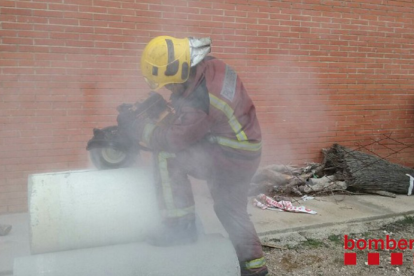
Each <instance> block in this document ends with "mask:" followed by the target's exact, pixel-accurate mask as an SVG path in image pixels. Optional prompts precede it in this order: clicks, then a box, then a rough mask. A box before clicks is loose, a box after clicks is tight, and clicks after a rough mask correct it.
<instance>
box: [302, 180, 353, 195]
mask: <svg viewBox="0 0 414 276" xmlns="http://www.w3.org/2000/svg"><path fill="white" fill-rule="evenodd" d="M346 188H347V186H346V183H345V182H344V181H319V182H318V183H316V184H314V185H305V186H304V187H303V192H305V193H307V194H309V193H314V192H321V191H325V192H331V191H343V190H346Z"/></svg>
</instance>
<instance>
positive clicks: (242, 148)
mask: <svg viewBox="0 0 414 276" xmlns="http://www.w3.org/2000/svg"><path fill="white" fill-rule="evenodd" d="M171 100H172V103H173V106H174V108H175V112H176V115H177V118H176V120H175V121H174V123H173V124H172V125H170V126H166V127H157V128H155V129H154V130H153V132H152V135H150V136H151V139H150V144H151V148H153V149H154V150H162V151H167V152H178V151H181V150H183V149H185V148H188V147H190V146H192V145H194V144H195V143H197V142H199V141H200V140H207V141H209V142H210V143H215V144H217V145H219V147H220V152H221V153H222V154H223V155H226V156H229V157H234V158H240V159H246V158H248V159H254V158H257V157H259V156H260V152H261V132H260V126H259V122H258V120H257V118H256V112H255V107H254V105H253V102H252V100H251V99H250V97H249V96H248V94H247V92H246V90H245V88H244V86H243V83H242V82H241V80H240V78H239V77H238V76H237V74H236V73H235V72H234V71H233V69H232V68H231V67H230V66H228V65H226V64H225V63H223V62H222V61H220V60H219V59H215V58H213V57H207V58H205V59H204V60H203V61H202V62H201V63H200V64H198V65H197V67H196V74H195V79H194V81H193V82H192V83H191V84H190V86H189V87H187V89H186V90H185V91H184V93H183V94H182V95H179V96H177V95H172V99H171Z"/></svg>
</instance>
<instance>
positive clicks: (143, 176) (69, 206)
mask: <svg viewBox="0 0 414 276" xmlns="http://www.w3.org/2000/svg"><path fill="white" fill-rule="evenodd" d="M29 215H30V247H31V252H32V254H40V253H46V252H56V251H63V250H71V249H79V248H88V247H96V246H105V245H114V244H121V243H130V242H138V241H141V240H142V239H143V238H144V236H145V235H146V234H147V233H150V232H152V231H153V230H154V229H156V228H158V227H159V226H160V224H161V220H160V214H159V211H158V207H157V202H156V196H155V189H154V186H153V181H152V174H151V170H150V169H148V168H133V169H117V170H103V171H97V170H89V171H70V172H60V173H45V174H34V175H30V176H29ZM72 275H76V274H72Z"/></svg>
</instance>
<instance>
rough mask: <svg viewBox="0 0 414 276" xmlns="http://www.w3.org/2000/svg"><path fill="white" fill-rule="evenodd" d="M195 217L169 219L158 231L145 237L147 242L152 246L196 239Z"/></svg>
mask: <svg viewBox="0 0 414 276" xmlns="http://www.w3.org/2000/svg"><path fill="white" fill-rule="evenodd" d="M197 237H198V235H197V227H196V223H195V218H191V219H188V218H177V219H169V220H168V221H165V222H164V225H163V227H162V228H161V229H160V231H158V232H156V233H154V234H152V235H150V236H149V237H147V242H148V243H149V244H151V245H154V246H176V245H183V244H190V243H194V242H196V241H197Z"/></svg>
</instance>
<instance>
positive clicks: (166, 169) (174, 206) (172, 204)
mask: <svg viewBox="0 0 414 276" xmlns="http://www.w3.org/2000/svg"><path fill="white" fill-rule="evenodd" d="M155 157H156V162H155V167H156V168H155V173H156V175H155V182H156V183H155V185H156V188H157V194H158V198H159V200H158V201H159V204H160V211H161V215H162V216H163V217H164V218H179V217H184V216H187V215H194V213H195V207H194V199H193V195H192V191H191V184H190V181H189V180H188V178H187V175H185V174H184V173H181V172H180V171H179V168H178V167H177V164H176V161H175V158H176V155H175V154H174V153H168V152H159V153H158V154H157V155H156V156H155Z"/></svg>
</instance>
